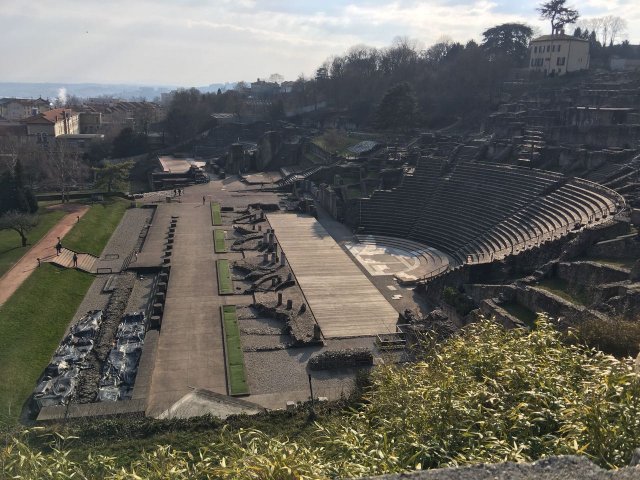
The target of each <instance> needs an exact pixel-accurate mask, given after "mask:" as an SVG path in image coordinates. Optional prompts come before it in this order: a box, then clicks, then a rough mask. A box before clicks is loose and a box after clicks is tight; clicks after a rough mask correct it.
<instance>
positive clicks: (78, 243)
mask: <svg viewBox="0 0 640 480" xmlns="http://www.w3.org/2000/svg"><path fill="white" fill-rule="evenodd" d="M128 207H129V202H128V201H126V200H123V199H121V198H114V199H111V200H108V201H106V202H104V203H96V204H94V205H92V206H91V208H90V209H89V211H88V212H87V213H85V214H84V216H83V217H82V219H81V220H80V222H79V223H78V224H77V225H75V226H74V227H73V229H71V231H70V232H69V233H68V234H67V235H66V236H65V237H64V240H63V242H62V243H63V245H64V246H65V247H66V248H69V249H71V250H75V251H76V252H84V253H90V254H91V255H94V256H96V257H99V256H100V254H101V253H102V250H103V249H104V247H105V245H106V244H107V242H108V241H109V239H110V238H111V234H112V233H113V231H114V230H115V229H116V227H117V226H118V224H119V223H120V220H121V219H122V216H123V215H124V212H125V210H126V209H127V208H128Z"/></svg>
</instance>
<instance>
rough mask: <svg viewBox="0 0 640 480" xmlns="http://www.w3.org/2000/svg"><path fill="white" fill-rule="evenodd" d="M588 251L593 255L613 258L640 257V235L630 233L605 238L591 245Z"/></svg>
mask: <svg viewBox="0 0 640 480" xmlns="http://www.w3.org/2000/svg"><path fill="white" fill-rule="evenodd" d="M587 253H588V254H589V255H590V256H592V257H602V258H612V259H622V258H630V257H635V258H640V237H638V235H635V234H629V235H625V236H622V237H619V238H614V239H612V240H603V241H601V242H598V243H596V244H595V245H592V246H591V247H589V249H588V250H587Z"/></svg>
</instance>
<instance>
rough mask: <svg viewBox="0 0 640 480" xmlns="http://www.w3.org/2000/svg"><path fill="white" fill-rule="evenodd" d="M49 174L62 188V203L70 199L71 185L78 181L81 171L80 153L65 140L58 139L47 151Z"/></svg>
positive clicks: (58, 186) (60, 188)
mask: <svg viewBox="0 0 640 480" xmlns="http://www.w3.org/2000/svg"><path fill="white" fill-rule="evenodd" d="M47 164H48V167H49V174H50V175H51V178H53V179H54V183H55V184H56V186H57V188H58V189H59V190H60V197H61V200H62V203H64V202H66V201H69V187H70V186H71V185H72V184H73V183H75V182H77V180H78V179H79V176H80V171H81V162H80V155H79V153H78V151H77V150H75V149H73V148H71V147H70V146H69V144H68V143H67V142H65V141H60V140H56V141H54V142H53V145H51V146H50V148H49V150H48V152H47Z"/></svg>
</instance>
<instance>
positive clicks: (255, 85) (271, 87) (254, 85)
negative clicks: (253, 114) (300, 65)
mask: <svg viewBox="0 0 640 480" xmlns="http://www.w3.org/2000/svg"><path fill="white" fill-rule="evenodd" d="M279 92H280V85H278V84H277V83H276V82H265V81H264V80H260V79H258V80H257V81H255V82H251V96H252V97H271V96H273V95H277V94H278V93H279Z"/></svg>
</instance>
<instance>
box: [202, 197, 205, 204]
mask: <svg viewBox="0 0 640 480" xmlns="http://www.w3.org/2000/svg"><path fill="white" fill-rule="evenodd" d="M204 200H205V198H204V195H203V196H202V204H203V205H204Z"/></svg>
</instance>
